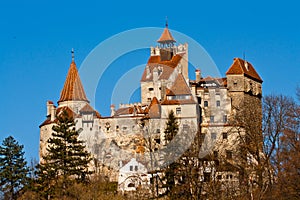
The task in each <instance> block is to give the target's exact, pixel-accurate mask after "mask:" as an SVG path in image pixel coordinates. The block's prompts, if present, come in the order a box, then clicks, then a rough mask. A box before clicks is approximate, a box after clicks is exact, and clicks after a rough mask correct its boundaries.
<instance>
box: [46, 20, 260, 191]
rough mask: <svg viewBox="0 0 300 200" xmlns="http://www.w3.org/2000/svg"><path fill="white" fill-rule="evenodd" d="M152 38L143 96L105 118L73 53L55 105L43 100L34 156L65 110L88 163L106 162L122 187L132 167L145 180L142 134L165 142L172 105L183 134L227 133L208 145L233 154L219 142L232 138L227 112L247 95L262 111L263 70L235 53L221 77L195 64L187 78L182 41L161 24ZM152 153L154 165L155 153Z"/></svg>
mask: <svg viewBox="0 0 300 200" xmlns="http://www.w3.org/2000/svg"><path fill="white" fill-rule="evenodd" d="M157 42H158V45H157V46H156V47H151V48H150V57H149V59H148V62H147V65H146V66H145V69H144V72H143V74H141V81H140V84H141V85H140V87H141V102H140V103H135V104H121V105H120V106H119V107H118V108H117V107H116V106H115V105H111V107H110V108H111V116H107V117H104V116H101V115H100V113H99V112H98V111H96V110H95V109H94V108H93V107H91V106H90V104H89V100H88V98H87V96H86V94H85V91H84V87H83V85H82V83H81V80H80V77H79V74H78V71H77V68H76V64H75V61H74V56H73V57H72V62H71V65H70V67H69V71H68V74H67V77H66V80H65V84H64V86H63V89H62V91H61V94H60V98H59V100H58V102H57V105H55V104H54V103H53V102H52V101H48V102H47V114H46V120H45V121H44V122H43V123H42V124H41V125H40V159H42V156H43V155H45V154H46V147H47V140H48V139H49V137H51V134H52V132H53V131H52V126H53V125H55V123H56V116H57V115H60V114H61V113H62V112H63V111H66V112H67V113H68V114H69V115H71V116H73V117H74V120H75V122H76V129H82V131H81V132H80V136H79V137H80V139H81V140H83V141H85V144H86V148H87V150H88V151H89V152H90V153H91V155H92V156H93V166H92V167H93V168H94V170H95V171H97V170H103V169H104V167H103V166H108V167H106V171H107V172H108V171H112V172H111V176H110V179H111V180H112V181H118V184H119V189H120V190H125V191H129V190H134V189H135V187H134V185H135V182H136V180H135V179H133V178H132V177H134V176H133V175H134V174H140V175H141V174H142V175H143V176H141V177H144V178H142V179H143V180H142V179H141V180H142V182H144V184H149V175H148V172H147V169H149V159H146V158H145V157H147V153H149V141H148V142H147V140H145V138H146V136H147V137H148V138H150V140H151V141H150V143H151V148H152V150H153V151H154V152H155V151H157V152H159V150H160V149H161V148H163V147H164V146H165V145H166V141H165V137H164V130H165V128H166V122H167V120H168V115H169V113H170V111H173V112H174V114H175V116H176V118H177V120H178V122H179V132H182V134H183V135H184V134H191V132H194V133H198V132H201V133H203V134H205V135H206V139H205V140H204V142H205V143H211V142H212V141H224V140H226V142H222V145H221V146H222V147H221V146H220V145H219V146H218V145H216V146H215V147H213V148H211V149H209V148H208V150H209V151H210V152H214V153H216V152H218V153H219V154H222V155H225V156H228V158H230V157H233V156H234V154H232V151H231V149H230V148H229V145H227V146H228V147H227V146H226V145H224V143H230V141H231V139H232V138H231V137H233V136H232V135H227V132H228V131H229V129H230V128H232V125H231V124H230V123H229V122H230V119H231V118H233V117H234V115H235V114H236V113H237V112H238V110H239V108H241V107H243V105H245V102H247V103H250V104H251V106H253V107H256V108H258V109H260V110H261V97H262V82H263V81H262V79H261V77H260V76H259V75H258V73H257V72H256V70H255V69H254V67H253V66H252V65H251V64H250V63H249V62H248V61H246V60H243V59H240V58H234V60H233V64H232V65H231V66H230V67H229V69H228V71H227V72H226V76H225V77H223V78H219V77H210V76H208V77H202V75H201V71H200V69H196V70H195V77H196V78H195V80H190V79H189V77H188V63H189V62H188V44H178V45H177V44H176V41H175V39H174V38H173V36H172V34H171V32H170V31H169V29H168V26H167V25H166V27H165V29H164V31H163V33H162V34H161V36H160V38H159V39H158V40H157ZM253 117H255V116H253ZM258 126H261V124H258ZM183 138H184V137H183ZM203 148H205V145H203ZM156 156H157V158H156V160H157V163H156V165H157V166H159V165H160V164H159V162H160V158H159V157H160V155H156ZM101 166H102V167H101Z"/></svg>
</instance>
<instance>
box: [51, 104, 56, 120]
mask: <svg viewBox="0 0 300 200" xmlns="http://www.w3.org/2000/svg"><path fill="white" fill-rule="evenodd" d="M50 112H51V118H50V120H51V121H54V120H55V107H54V105H53V104H52V106H51V109H50Z"/></svg>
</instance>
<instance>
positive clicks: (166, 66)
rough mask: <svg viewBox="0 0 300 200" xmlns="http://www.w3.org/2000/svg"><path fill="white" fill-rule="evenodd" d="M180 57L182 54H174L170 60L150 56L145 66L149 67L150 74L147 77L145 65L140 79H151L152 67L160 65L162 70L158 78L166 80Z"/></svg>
mask: <svg viewBox="0 0 300 200" xmlns="http://www.w3.org/2000/svg"><path fill="white" fill-rule="evenodd" d="M181 59H182V55H180V54H176V55H174V56H173V57H172V59H171V60H165V61H161V58H160V56H150V58H149V60H148V64H147V66H148V67H149V70H150V76H149V77H147V67H146V68H145V70H144V73H143V75H142V79H141V81H148V80H152V79H153V69H154V68H155V67H158V66H160V67H161V68H162V72H161V74H160V76H159V80H162V79H163V80H166V79H168V78H169V77H170V76H171V74H172V73H173V71H174V69H175V68H176V67H177V65H178V64H179V62H180V60H181Z"/></svg>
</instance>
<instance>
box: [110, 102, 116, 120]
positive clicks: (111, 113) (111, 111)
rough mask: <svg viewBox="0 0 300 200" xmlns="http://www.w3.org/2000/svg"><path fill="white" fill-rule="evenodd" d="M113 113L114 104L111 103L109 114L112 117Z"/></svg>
mask: <svg viewBox="0 0 300 200" xmlns="http://www.w3.org/2000/svg"><path fill="white" fill-rule="evenodd" d="M114 115H115V105H114V104H112V105H111V106H110V116H111V117H112V116H114Z"/></svg>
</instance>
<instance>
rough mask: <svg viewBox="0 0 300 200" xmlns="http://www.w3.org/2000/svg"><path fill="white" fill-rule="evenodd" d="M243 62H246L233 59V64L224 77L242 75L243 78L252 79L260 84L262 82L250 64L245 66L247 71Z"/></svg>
mask: <svg viewBox="0 0 300 200" xmlns="http://www.w3.org/2000/svg"><path fill="white" fill-rule="evenodd" d="M245 62H247V61H245V60H243V59H241V58H234V61H233V64H232V65H231V66H230V68H229V69H228V71H227V72H226V75H229V74H243V75H245V76H248V77H250V78H253V79H255V80H257V81H258V82H260V83H262V82H263V80H262V79H261V78H260V76H259V75H258V73H257V72H256V71H255V69H254V67H253V66H252V64H251V63H249V62H247V64H248V69H247V68H246V66H245V64H246V63H245Z"/></svg>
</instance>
